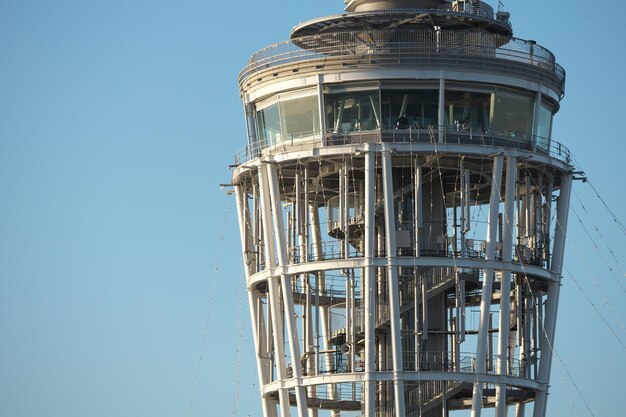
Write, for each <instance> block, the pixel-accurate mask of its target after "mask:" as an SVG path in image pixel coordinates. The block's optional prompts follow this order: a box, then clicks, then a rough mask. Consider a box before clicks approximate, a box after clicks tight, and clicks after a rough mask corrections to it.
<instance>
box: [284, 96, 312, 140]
mask: <svg viewBox="0 0 626 417" xmlns="http://www.w3.org/2000/svg"><path fill="white" fill-rule="evenodd" d="M280 116H281V119H282V125H283V131H284V133H285V137H286V140H295V139H300V138H302V137H307V136H312V135H315V134H319V133H320V112H319V107H318V104H317V96H309V97H303V98H298V99H294V100H288V101H281V102H280Z"/></svg>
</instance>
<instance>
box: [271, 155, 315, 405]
mask: <svg viewBox="0 0 626 417" xmlns="http://www.w3.org/2000/svg"><path fill="white" fill-rule="evenodd" d="M266 169H267V179H268V184H269V188H270V198H271V201H272V204H273V205H272V218H273V220H274V234H275V238H276V249H277V254H278V266H279V271H280V284H281V288H282V295H283V307H284V309H285V321H286V324H287V337H288V338H289V350H290V354H291V363H292V367H293V374H294V378H295V379H296V380H297V382H298V383H297V386H296V388H295V391H296V403H297V408H298V417H306V416H307V402H306V391H305V390H304V386H302V363H301V362H300V358H301V356H302V355H301V354H300V342H299V340H298V329H297V327H296V313H295V309H294V306H293V293H292V290H291V276H290V275H287V274H285V268H286V267H287V245H286V242H285V232H284V230H283V225H284V222H283V211H282V206H281V197H280V190H279V188H278V172H277V169H276V166H275V165H273V164H267V165H266Z"/></svg>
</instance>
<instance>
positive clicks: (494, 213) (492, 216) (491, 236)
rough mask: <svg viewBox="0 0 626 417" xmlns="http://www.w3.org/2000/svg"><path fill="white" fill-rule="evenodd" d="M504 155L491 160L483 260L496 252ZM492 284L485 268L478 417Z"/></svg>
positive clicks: (476, 415) (474, 415) (478, 355)
mask: <svg viewBox="0 0 626 417" xmlns="http://www.w3.org/2000/svg"><path fill="white" fill-rule="evenodd" d="M503 160H504V157H503V156H502V155H497V156H495V157H494V160H493V176H492V179H491V196H490V199H489V223H488V224H487V250H486V253H485V261H487V262H489V261H493V260H494V258H495V253H496V239H497V232H498V212H499V209H498V207H499V205H500V183H501V182H502V165H503ZM492 286H493V269H490V268H488V269H485V271H484V276H483V288H482V298H481V301H480V323H479V326H480V327H479V328H478V345H477V348H476V374H477V379H478V381H477V382H475V383H474V391H473V397H472V413H471V416H472V417H480V412H481V409H482V399H483V382H482V381H480V380H481V379H482V375H483V374H484V373H485V372H486V363H487V358H486V355H487V338H488V336H489V315H490V313H489V312H490V309H491V289H492Z"/></svg>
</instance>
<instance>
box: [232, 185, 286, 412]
mask: <svg viewBox="0 0 626 417" xmlns="http://www.w3.org/2000/svg"><path fill="white" fill-rule="evenodd" d="M235 196H236V199H237V214H238V215H239V234H240V237H241V250H242V256H243V261H244V271H245V275H246V283H248V282H250V271H251V268H252V261H253V260H254V259H251V250H250V238H251V237H252V233H250V229H249V225H250V216H249V213H248V210H247V194H246V192H245V191H244V190H243V188H242V187H240V186H235ZM247 293H248V307H249V308H250V319H251V321H252V339H253V340H254V349H255V351H256V367H257V374H258V378H259V387H263V386H264V385H265V384H267V383H268V382H269V378H268V375H267V371H266V367H265V365H264V364H263V352H262V351H261V343H260V338H261V337H262V335H260V334H259V328H264V327H265V324H264V320H263V314H259V311H258V308H257V305H258V302H259V296H258V294H256V293H255V292H254V290H253V289H252V288H250V287H248V289H247ZM269 402H270V401H269V400H268V399H267V398H266V397H265V396H261V407H262V410H263V417H276V404H272V406H271V407H270V404H269ZM272 402H273V401H272Z"/></svg>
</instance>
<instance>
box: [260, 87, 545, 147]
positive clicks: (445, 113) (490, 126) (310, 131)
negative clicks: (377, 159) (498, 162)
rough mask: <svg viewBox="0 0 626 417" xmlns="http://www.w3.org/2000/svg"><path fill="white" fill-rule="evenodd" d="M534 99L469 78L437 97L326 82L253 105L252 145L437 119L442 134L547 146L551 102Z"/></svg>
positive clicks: (416, 125) (430, 91) (434, 126)
mask: <svg viewBox="0 0 626 417" xmlns="http://www.w3.org/2000/svg"><path fill="white" fill-rule="evenodd" d="M468 90H469V91H468ZM440 103H441V104H440ZM320 105H322V106H323V109H320ZM536 105H537V103H536V102H535V96H534V95H533V94H530V93H528V92H523V91H513V90H500V89H498V88H497V87H489V86H482V85H474V86H473V87H472V88H469V89H468V85H467V84H463V85H460V84H455V83H453V82H451V83H450V85H448V86H446V89H445V91H444V93H443V95H442V97H440V92H439V89H438V88H433V87H428V85H423V86H419V85H411V84H410V82H407V83H406V84H404V85H403V83H401V82H395V83H394V82H391V83H389V84H388V85H385V84H383V85H371V84H370V85H363V84H349V83H347V84H338V85H329V86H326V87H324V89H323V98H322V100H319V97H318V95H317V92H314V93H312V91H311V90H306V91H302V94H300V96H298V95H297V92H296V95H294V94H291V95H289V96H280V95H278V96H275V97H273V98H270V99H266V100H264V101H263V104H262V105H257V111H256V113H255V114H256V123H255V126H256V129H257V132H256V133H257V134H256V137H257V138H258V139H257V141H258V143H257V144H255V145H257V146H258V147H260V148H261V149H263V148H267V147H271V146H274V145H277V144H280V143H285V142H286V143H294V142H296V141H298V140H303V139H314V138H320V137H321V134H322V130H324V132H325V133H326V134H327V135H350V134H353V133H358V132H376V131H378V132H381V131H382V132H385V131H396V130H415V131H420V130H428V131H434V130H438V129H439V126H440V125H441V126H442V128H443V129H444V130H445V131H446V132H448V133H457V134H460V135H463V134H469V135H473V136H476V135H484V136H489V137H494V138H499V139H506V140H512V141H515V142H518V143H522V144H527V145H529V146H531V145H532V146H536V147H537V149H539V150H544V151H545V150H547V149H548V148H549V143H550V133H551V126H552V116H553V107H552V106H550V105H549V104H548V103H547V102H541V103H539V108H538V109H536ZM320 112H321V114H320ZM440 114H441V117H440ZM322 118H323V120H322ZM535 118H537V120H534V119H535ZM322 123H323V124H324V127H322Z"/></svg>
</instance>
